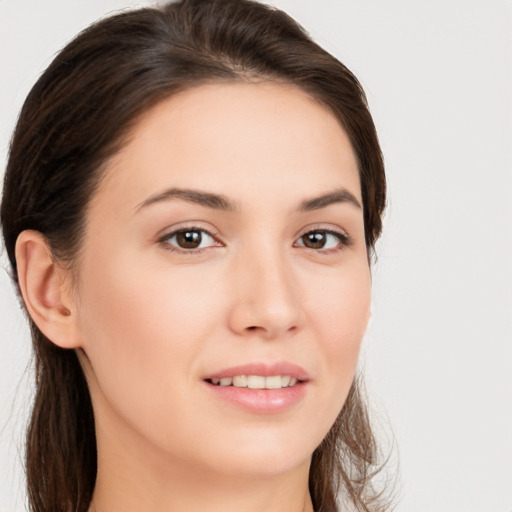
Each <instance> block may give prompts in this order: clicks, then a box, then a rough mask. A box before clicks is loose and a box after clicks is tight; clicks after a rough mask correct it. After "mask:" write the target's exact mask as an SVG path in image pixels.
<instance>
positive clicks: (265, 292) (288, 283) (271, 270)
mask: <svg viewBox="0 0 512 512" xmlns="http://www.w3.org/2000/svg"><path fill="white" fill-rule="evenodd" d="M231 279H232V283H233V286H232V290H233V291H234V293H233V297H232V302H231V304H232V306H231V310H230V313H229V325H230V328H231V330H232V331H234V332H235V333H237V334H239V335H244V336H258V337H260V338H262V339H267V340H272V339H277V338H280V337H283V336H287V335H289V334H291V333H294V332H296V331H297V330H298V329H299V328H300V326H301V322H302V317H303V313H302V309H301V302H300V294H299V289H298V283H297V280H296V279H295V278H294V275H293V271H292V269H291V266H290V264H289V262H288V264H287V262H286V260H285V258H284V257H283V255H281V254H279V252H278V251H270V250H265V251H260V252H258V253H254V252H253V253H252V255H251V256H250V257H247V258H244V257H240V258H239V262H238V264H237V268H236V269H235V271H234V272H233V273H232V277H231Z"/></svg>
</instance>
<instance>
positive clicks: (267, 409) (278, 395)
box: [205, 382, 307, 414]
mask: <svg viewBox="0 0 512 512" xmlns="http://www.w3.org/2000/svg"><path fill="white" fill-rule="evenodd" d="M205 384H206V385H207V386H208V388H209V389H210V390H211V392H212V393H215V395H216V396H218V397H219V398H222V399H224V400H226V401H228V402H231V403H232V404H234V405H236V406H238V407H240V408H242V409H245V410H246V411H249V412H253V413H258V414H273V413H279V412H284V411H286V410H287V409H289V408H290V407H292V406H294V405H295V404H297V403H298V402H300V401H301V400H302V399H303V398H304V395H305V394H306V386H307V383H306V382H300V383H297V384H295V385H294V386H290V387H287V388H281V389H250V388H237V387H235V386H215V385H213V384H210V383H208V382H205Z"/></svg>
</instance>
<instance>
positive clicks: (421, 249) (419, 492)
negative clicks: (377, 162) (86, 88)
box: [0, 0, 512, 512]
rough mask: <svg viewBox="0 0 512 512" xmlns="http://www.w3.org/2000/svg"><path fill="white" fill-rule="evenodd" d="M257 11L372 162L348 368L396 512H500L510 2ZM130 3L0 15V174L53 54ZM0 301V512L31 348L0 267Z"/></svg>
mask: <svg viewBox="0 0 512 512" xmlns="http://www.w3.org/2000/svg"><path fill="white" fill-rule="evenodd" d="M274 3H275V4H276V5H277V6H279V7H281V8H284V9H285V10H287V11H288V12H289V13H290V14H291V15H292V16H293V17H295V18H296V19H297V20H298V21H299V22H300V23H301V24H303V25H304V26H305V27H306V28H307V29H308V30H309V31H310V33H311V34H312V35H313V36H314V38H315V39H316V40H317V41H318V42H319V43H320V44H321V45H323V46H324V47H325V48H326V49H327V50H329V51H330V52H332V53H334V54H335V55H336V56H337V57H338V58H339V59H340V60H342V62H344V63H345V64H346V65H347V66H348V67H349V68H350V69H352V71H354V73H355V74H356V75H357V76H358V78H359V79H360V80H361V82H362V84H363V86H364V88H365V89H366V92H367V94H368V99H369V104H370V108H371V111H372V113H373V115H374V119H375V122H376V125H377V129H378V132H379V135H380V139H381V142H382V147H383V150H384V154H385V159H386V164H387V173H388V183H389V205H388V210H387V214H386V218H385V233H384V237H383V239H382V241H381V242H380V244H379V261H378V264H377V266H376V267H375V268H374V270H373V276H374V298H373V317H372V321H371V324H370V328H369V331H368V334H367V336H366V339H365V344H364V350H363V361H364V367H365V372H366V378H367V385H368V390H369V394H370V398H371V401H372V403H373V408H374V411H375V415H376V417H377V418H378V421H379V425H381V426H380V427H379V428H380V430H382V432H383V434H382V435H383V436H384V437H385V438H386V439H387V440H388V445H389V444H393V443H394V444H395V452H394V455H393V461H394V464H396V460H397V459H399V471H400V484H399V486H398V491H399V497H400V500H399V501H398V505H397V508H396V510H397V511H398V512H512V320H511V317H512V207H511V203H512V152H511V149H510V147H511V143H512V99H511V98H512V97H511V94H512V65H511V63H512V37H511V32H512V31H511V20H512V17H511V13H512V2H511V1H509V0H331V1H328V0H315V1H313V0H288V1H285V0H282V1H277V0H276V1H275V2H274ZM144 4H147V2H134V1H129V0H72V1H70V0H0V113H1V115H0V162H1V166H2V171H1V172H3V169H4V166H5V160H6V155H7V149H8V142H9V138H10V134H11V132H12V129H13V127H14V124H15V121H16V117H17V113H18V111H19V109H20V107H21V104H22V102H23V100H24V98H25V96H26V94H27V93H28V91H29V89H30V87H31V86H32V85H33V83H34V82H35V80H36V78H37V77H38V75H39V74H40V73H41V71H42V70H43V69H44V68H45V67H46V66H47V65H48V64H49V63H50V61H51V59H52V56H53V55H54V54H55V52H56V51H57V50H58V49H59V48H61V47H62V46H63V45H64V44H65V42H66V41H68V40H69V39H70V38H71V37H72V36H74V35H75V34H76V33H77V32H78V31H79V30H80V29H82V28H84V27H85V26H86V25H88V24H89V23H90V22H92V21H93V20H95V19H97V18H99V17H101V16H103V15H105V14H106V13H109V12H112V11H114V10H117V9H121V8H128V7H131V6H136V5H144ZM0 301H1V302H0V336H1V340H0V347H1V354H0V393H1V394H0V457H1V461H0V464H1V470H0V511H1V512H17V511H22V510H24V509H25V506H24V491H23V477H22V470H21V464H20V460H21V447H22V432H23V429H24V425H25V421H26V414H27V410H28V403H29V397H30V390H31V374H30V370H28V369H27V367H28V366H29V357H30V340H29V335H28V332H27V328H26V326H25V321H24V317H23V314H22V313H21V310H20V307H19V305H18V303H17V300H16V297H15V294H14V291H13V288H12V285H11V284H10V281H9V277H8V273H7V262H6V257H5V253H4V251H2V256H1V269H0ZM393 439H394V441H393ZM392 473H393V475H394V474H395V470H393V472H392Z"/></svg>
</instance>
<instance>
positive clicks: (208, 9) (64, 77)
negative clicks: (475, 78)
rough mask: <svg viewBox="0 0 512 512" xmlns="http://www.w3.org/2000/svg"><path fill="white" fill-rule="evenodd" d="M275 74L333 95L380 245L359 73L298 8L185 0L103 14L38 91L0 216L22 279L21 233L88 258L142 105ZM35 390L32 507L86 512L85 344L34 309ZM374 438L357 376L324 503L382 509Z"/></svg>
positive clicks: (315, 490) (326, 456) (92, 473)
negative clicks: (103, 200) (87, 233)
mask: <svg viewBox="0 0 512 512" xmlns="http://www.w3.org/2000/svg"><path fill="white" fill-rule="evenodd" d="M255 79H265V80H276V81H280V82H285V83H289V84H293V85H295V86H297V87H299V88H301V89H302V90H304V91H305V92H307V93H309V94H310V95H311V96H312V97H313V98H315V99H316V100H318V101H319V102H320V103H321V104H323V105H324V106H326V107H327V108H328V109H330V111H331V112H332V113H333V114H334V115H335V116H336V118H337V119H338V120H339V122H340V124H341V125H342V127H343V128H344V129H345V131H346V133H347V135H348V137H349V139H350V141H351V143H352V147H353V149H354V153H355V155H356V158H357V161H358V166H359V175H360V182H361V194H362V200H363V209H364V225H365V240H366V245H367V248H368V254H369V256H370V255H371V254H373V249H374V245H375V241H376V240H377V238H378V236H379V235H380V232H381V229H382V214H383V211H384V207H385V197H386V183H385V175H384V165H383V159H382V154H381V150H380V147H379V143H378V139H377V135H376V131H375V127H374V124H373V121H372V118H371V115H370V113H369V110H368V106H367V102H366V97H365V95H364V92H363V89H362V87H361V85H360V84H359V82H358V81H357V79H356V78H355V77H354V75H353V74H352V73H351V72H350V71H349V70H348V69H347V68H346V67H345V66H344V65H343V64H341V63H340V62H339V61H338V60H336V59H335V58H334V57H333V56H331V55H330V54H329V53H327V52H326V51H324V50H323V49H322V48H320V47H319V46H318V45H317V44H316V43H314V42H313V41H312V40H311V39H310V38H309V36H308V35H307V33H306V32H305V31H304V30H303V29H302V28H301V27H300V26H299V25H298V24H297V23H296V22H295V21H294V20H292V18H290V17H289V16H288V15H287V14H285V13H284V12H282V11H279V10H277V9H274V8H271V7H268V6H265V5H262V4H259V3H257V2H252V1H250V0H184V1H181V2H177V3H169V4H167V5H165V6H162V7H160V8H143V9H139V10H134V11H128V12H123V13H121V14H117V15H114V16H112V17H109V18H106V19H103V20H101V21H99V22H97V23H95V24H93V25H91V26H90V27H89V28H87V29H86V30H84V31H83V32H81V33H80V34H79V35H78V36H77V37H76V38H75V39H74V40H72V41H71V42H70V43H69V44H68V45H67V46H66V47H65V48H64V49H63V50H62V51H61V52H60V53H59V54H58V55H57V57H56V58H55V59H54V61H53V62H52V63H51V64H50V66H49V67H48V69H47V70H46V71H45V72H44V73H43V75H42V76H41V77H40V79H39V80H38V81H37V83H36V84H35V85H34V87H33V88H32V90H31V92H30V93H29V95H28V97H27V99H26V101H25V104H24V105H23V108H22V110H21V113H20V117H19V120H18V123H17V126H16V129H15V131H14V135H13V138H12V142H11V147H10V152H9V160H8V164H7V170H6V174H5V181H4V191H3V200H2V206H1V222H2V228H3V236H4V240H5V246H6V249H7V254H8V256H9V260H10V263H11V266H12V272H13V278H14V280H15V281H16V282H17V272H16V260H15V255H14V248H15V243H16V239H17V237H18V235H19V234H20V233H21V232H22V231H23V230H26V229H34V230H37V231H39V232H41V233H42V234H43V235H44V237H45V238H46V240H47V242H48V245H49V247H50V248H51V250H52V251H53V253H54V255H55V257H56V259H58V260H59V261H60V262H65V263H67V264H68V265H70V267H71V268H73V265H74V264H75V263H76V261H77V260H79V256H80V249H81V240H82V239H83V236H82V235H83V232H84V229H85V218H86V212H87V208H88V205H89V203H90V200H91V197H92V196H93V195H94V192H95V190H96V189H97V187H98V185H99V183H100V182H101V179H102V176H103V173H104V169H105V167H106V164H107V162H108V161H109V159H110V158H111V157H112V156H113V155H115V154H116V152H117V151H119V149H120V148H121V147H122V146H123V144H124V143H125V142H126V140H127V138H128V137H129V135H130V132H131V130H132V128H133V127H134V125H135V124H136V122H137V120H138V119H139V118H140V116H141V115H142V114H143V113H144V112H146V111H147V110H148V109H149V108H151V107H152V106H154V105H156V104H157V103H158V102H160V101H162V100H163V99H165V98H167V97H169V96H171V95H173V94H176V93H177V92H179V91H183V90H186V89H188V88H191V87H196V86H197V85H199V84H201V83H206V82H212V81H214V82H215V81H217V82H218V81H228V82H232V81H247V80H249V81H252V80H255ZM30 324H31V329H32V338H33V345H34V352H35V378H36V393H35V398H34V405H33V412H32V417H31V421H30V426H29V429H28V434H27V445H26V472H27V482H28V493H29V501H30V508H31V510H32V511H33V512H69V511H71V510H72V511H73V512H75V511H76V512H86V511H87V510H88V507H89V504H90V501H91V497H92V493H93V490H94V484H95V477H96V465H97V458H96V439H95V429H94V414H93V409H92V405H91V399H90V395H89V391H88V388H87V383H86V381H85V377H84V375H83V371H82V368H81V366H80V363H79V361H78V357H77V354H76V352H75V351H71V350H64V349H61V348H58V347H56V346H55V345H54V344H53V343H52V342H51V341H50V340H48V339H47V338H46V337H45V336H44V335H43V334H42V333H41V332H40V331H39V329H38V328H37V327H36V325H35V323H34V322H33V321H32V320H30ZM376 468H378V463H377V449H376V443H375V440H374V437H373V434H372V431H371V428H370V424H369V421H368V416H367V413H366V409H365V406H364V401H363V400H362V398H361V396H360V392H359V390H358V385H357V382H356V381H354V383H353V385H352V388H351V390H350V393H349V396H348V398H347V400H346V402H345V405H344V407H343V409H342V411H341V413H340V415H339V417H338V419H337V420H336V422H335V424H334V425H333V427H332V428H331V430H330V432H329V433H328V434H327V436H326V438H325V439H324V441H323V442H322V444H321V445H320V446H319V447H318V448H317V449H316V450H315V452H314V454H313V458H312V464H311V470H310V480H309V487H310V492H311V496H312V500H313V504H314V507H315V510H316V511H317V512H324V511H329V512H333V511H336V510H338V505H337V499H338V491H339V490H340V488H343V489H344V492H345V494H346V495H347V496H348V497H349V499H350V500H351V502H352V503H353V505H354V506H355V507H356V509H357V510H358V511H362V512H363V511H364V512H370V511H376V510H379V508H378V507H377V505H376V496H377V493H375V492H374V490H373V489H372V485H371V477H372V475H373V473H374V471H375V470H376Z"/></svg>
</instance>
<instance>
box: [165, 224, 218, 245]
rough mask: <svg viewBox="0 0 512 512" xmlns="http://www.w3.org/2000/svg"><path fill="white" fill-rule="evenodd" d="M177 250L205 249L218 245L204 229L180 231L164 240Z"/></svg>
mask: <svg viewBox="0 0 512 512" xmlns="http://www.w3.org/2000/svg"><path fill="white" fill-rule="evenodd" d="M162 242H165V243H167V244H169V245H171V246H173V247H176V248H177V249H183V250H187V249H188V250H191V249H205V248H206V247H212V246H214V245H216V243H215V240H214V238H213V237H212V235H210V233H208V232H207V231H205V230H204V229H197V228H194V229H192V228H191V229H179V230H178V231H174V232H173V233H170V234H169V235H167V236H165V237H164V238H163V239H162Z"/></svg>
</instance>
